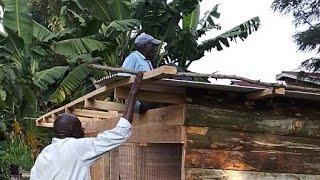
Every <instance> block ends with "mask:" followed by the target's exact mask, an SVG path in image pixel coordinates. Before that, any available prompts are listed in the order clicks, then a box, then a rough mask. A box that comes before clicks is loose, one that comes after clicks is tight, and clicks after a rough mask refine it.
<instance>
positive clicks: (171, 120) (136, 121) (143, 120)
mask: <svg viewBox="0 0 320 180" xmlns="http://www.w3.org/2000/svg"><path fill="white" fill-rule="evenodd" d="M184 119H185V117H184V105H170V106H165V107H161V108H156V109H150V110H148V111H147V112H146V113H144V114H134V118H133V126H142V125H177V124H180V125H183V123H184Z"/></svg>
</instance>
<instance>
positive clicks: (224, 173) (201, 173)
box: [186, 168, 320, 180]
mask: <svg viewBox="0 0 320 180" xmlns="http://www.w3.org/2000/svg"><path fill="white" fill-rule="evenodd" d="M186 179H269V180H271V179H282V180H285V179H286V180H295V179H301V180H302V179H305V180H307V179H309V180H316V179H320V175H311V174H294V173H270V172H253V171H234V170H222V169H206V168H186Z"/></svg>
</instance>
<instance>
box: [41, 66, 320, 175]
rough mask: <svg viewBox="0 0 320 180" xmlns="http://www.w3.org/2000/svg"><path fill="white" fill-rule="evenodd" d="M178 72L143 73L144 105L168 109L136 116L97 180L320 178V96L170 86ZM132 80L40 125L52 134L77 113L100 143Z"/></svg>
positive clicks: (96, 169)
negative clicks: (127, 135)
mask: <svg viewBox="0 0 320 180" xmlns="http://www.w3.org/2000/svg"><path fill="white" fill-rule="evenodd" d="M176 73H177V70H176V68H174V67H170V66H162V67H160V68H157V69H154V70H152V71H150V72H145V73H144V76H143V82H142V85H141V88H140V89H141V90H140V91H139V94H138V99H139V100H141V101H147V102H157V103H161V104H165V105H164V106H162V107H160V108H156V109H151V110H148V111H147V112H146V113H144V114H140V115H138V114H135V116H134V120H133V129H132V136H131V137H130V139H129V140H128V141H127V142H126V143H125V144H123V145H121V146H120V147H119V148H117V149H114V150H111V151H109V152H107V153H106V154H105V155H103V157H102V158H101V159H99V160H98V161H97V162H96V163H95V164H94V166H93V167H92V168H91V177H92V179H93V180H107V179H117V180H118V179H121V180H124V179H128V180H129V179H130V180H131V179H132V180H158V179H159V180H160V179H161V180H176V179H177V180H178V179H192V180H193V179H194V180H195V179H241V180H242V179H250V180H251V179H308V180H309V179H312V180H313V179H314V180H315V179H320V139H319V138H320V93H310V92H300V91H292V90H286V89H284V88H267V87H248V86H237V85H217V84H211V83H205V82H196V81H186V80H176V79H171V78H170V77H171V76H172V75H174V74H176ZM133 81H134V78H133V77H125V76H119V75H115V76H112V77H110V78H107V79H103V80H101V81H100V82H99V83H100V84H101V87H100V88H98V89H96V90H95V91H93V92H91V93H89V94H87V95H85V96H83V97H81V98H79V99H76V100H75V101H72V102H70V103H69V104H66V105H65V106H62V107H60V108H58V109H55V110H53V111H51V112H49V113H47V114H45V115H43V116H41V117H39V118H38V119H37V122H36V123H37V125H38V126H42V127H52V126H53V122H54V120H55V118H56V117H57V115H59V114H60V113H65V112H66V113H72V114H75V115H76V116H78V117H79V119H80V120H81V122H82V125H83V126H84V127H85V132H86V135H87V136H96V135H97V134H98V133H99V132H102V131H104V130H106V129H111V128H113V127H114V126H115V124H116V123H117V121H118V120H119V118H120V117H121V115H122V112H123V111H124V106H125V105H124V104H123V103H122V102H124V99H126V98H127V95H128V92H129V88H130V86H131V85H130V84H131V83H132V82H133ZM110 97H112V98H110Z"/></svg>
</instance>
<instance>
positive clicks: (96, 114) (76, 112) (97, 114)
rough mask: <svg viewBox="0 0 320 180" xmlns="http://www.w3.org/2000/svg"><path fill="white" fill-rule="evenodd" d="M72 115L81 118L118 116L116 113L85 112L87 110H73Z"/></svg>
mask: <svg viewBox="0 0 320 180" xmlns="http://www.w3.org/2000/svg"><path fill="white" fill-rule="evenodd" d="M72 114H74V115H76V116H82V117H93V118H104V119H107V118H112V117H115V116H118V112H116V111H109V112H104V111H95V110H87V109H73V111H72Z"/></svg>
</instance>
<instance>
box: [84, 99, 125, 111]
mask: <svg viewBox="0 0 320 180" xmlns="http://www.w3.org/2000/svg"><path fill="white" fill-rule="evenodd" d="M84 108H86V109H93V110H104V111H119V112H123V111H124V108H125V105H124V104H121V103H116V102H111V101H100V100H90V99H87V100H85V102H84Z"/></svg>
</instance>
